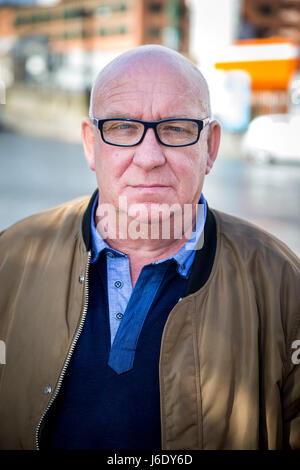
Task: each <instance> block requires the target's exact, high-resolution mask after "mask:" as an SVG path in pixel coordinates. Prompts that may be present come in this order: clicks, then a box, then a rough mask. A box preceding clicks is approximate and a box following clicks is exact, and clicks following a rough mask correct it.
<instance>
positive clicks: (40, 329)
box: [0, 197, 300, 450]
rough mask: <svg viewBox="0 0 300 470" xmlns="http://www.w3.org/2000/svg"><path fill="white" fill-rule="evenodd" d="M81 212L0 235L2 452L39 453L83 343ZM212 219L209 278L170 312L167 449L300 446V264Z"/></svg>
mask: <svg viewBox="0 0 300 470" xmlns="http://www.w3.org/2000/svg"><path fill="white" fill-rule="evenodd" d="M87 205H88V198H87V197H84V198H79V199H77V200H74V201H70V202H69V203H66V204H63V205H61V206H58V207H56V208H54V209H50V210H48V211H45V212H43V213H40V214H37V215H34V216H31V217H29V218H27V219H24V220H23V221H21V222H18V223H17V224H15V225H14V226H12V227H11V228H9V229H7V230H6V231H4V232H3V233H2V235H1V237H0V286H1V287H0V289H1V291H0V340H2V341H4V342H5V345H6V363H5V364H0V449H35V448H39V436H40V432H41V430H42V428H43V425H44V423H45V421H46V420H47V410H48V409H49V407H50V406H51V404H52V403H53V401H54V400H55V397H56V396H57V394H58V393H59V389H60V386H61V383H62V381H63V376H64V372H65V370H66V368H67V366H68V363H69V361H70V359H71V356H72V351H73V350H74V347H75V345H76V341H77V338H78V337H79V335H80V332H81V328H82V326H83V323H84V319H85V313H86V310H87V303H88V266H89V258H90V254H89V249H88V247H87V244H86V240H85V239H84V234H83V230H82V220H83V219H84V214H86V209H87ZM209 213H210V214H212V215H213V218H214V220H215V227H216V228H215V230H216V234H215V237H216V247H215V253H214V256H213V259H212V264H211V267H210V270H209V275H208V276H207V280H206V282H205V283H204V285H202V287H200V288H197V289H192V290H191V291H190V292H191V293H189V294H188V295H187V296H186V297H184V298H183V299H182V300H181V301H180V302H179V303H178V304H177V305H176V306H175V307H174V308H173V310H172V311H171V313H170V315H169V317H168V320H167V323H166V325H165V328H164V332H163V337H162V342H161V355H160V364H159V374H160V395H161V429H162V448H163V449H165V450H169V449H180V450H196V449H281V448H286V447H289V448H292V449H300V364H298V362H300V361H298V360H297V358H300V352H299V355H297V354H296V353H297V350H296V349H295V344H297V343H296V341H297V340H300V283H299V279H300V276H299V273H300V264H299V260H298V258H297V257H296V256H295V255H294V254H293V253H292V252H291V251H290V250H289V249H288V248H287V247H286V246H285V245H284V244H283V243H282V242H280V241H279V240H277V239H276V238H275V237H273V236H271V235H269V234H267V233H265V232H264V231H262V230H260V229H258V228H257V227H255V226H253V225H251V224H249V223H247V222H245V221H242V220H240V219H237V218H235V217H232V216H229V215H226V214H223V213H221V212H219V211H216V210H209ZM207 241H209V240H207ZM207 241H205V243H204V246H206V245H207ZM199 251H200V252H201V250H199ZM197 259H200V258H199V256H198V258H197V256H196V259H195V262H194V265H193V271H192V277H193V279H194V280H195V279H197V275H198V274H197V273H199V272H200V271H201V269H202V267H201V263H200V262H197Z"/></svg>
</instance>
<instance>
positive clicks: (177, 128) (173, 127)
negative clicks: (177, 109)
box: [165, 126, 185, 133]
mask: <svg viewBox="0 0 300 470" xmlns="http://www.w3.org/2000/svg"><path fill="white" fill-rule="evenodd" d="M165 130H166V131H171V132H178V133H179V132H184V131H185V129H183V127H178V126H169V127H166V129H165Z"/></svg>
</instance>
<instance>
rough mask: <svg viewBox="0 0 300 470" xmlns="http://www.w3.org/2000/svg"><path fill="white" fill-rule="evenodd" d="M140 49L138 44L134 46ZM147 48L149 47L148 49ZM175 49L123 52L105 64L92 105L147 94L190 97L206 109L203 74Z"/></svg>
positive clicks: (180, 99)
mask: <svg viewBox="0 0 300 470" xmlns="http://www.w3.org/2000/svg"><path fill="white" fill-rule="evenodd" d="M137 49H139V48H137ZM148 52H149V51H148ZM176 54H177V53H175V58H174V57H173V52H172V53H170V54H169V53H168V52H167V53H165V52H164V51H163V53H161V50H160V49H159V50H158V51H157V50H154V52H153V51H152V50H150V53H147V50H146V53H142V51H141V52H139V53H136V52H135V50H134V51H133V53H132V54H131V51H129V53H128V54H126V53H125V54H123V55H122V56H120V58H117V59H116V60H115V61H113V62H112V63H111V64H109V65H108V66H106V67H105V68H104V69H103V71H102V72H100V74H99V75H98V77H97V79H96V81H95V85H94V87H93V92H92V99H91V101H92V103H91V104H92V105H93V107H97V108H98V107H99V106H100V105H101V104H102V105H103V104H104V103H106V104H107V103H108V102H109V103H110V104H113V103H114V102H118V101H120V100H122V99H123V98H124V99H125V100H128V101H129V102H130V101H132V102H134V101H136V100H143V98H145V97H146V96H147V94H151V93H153V95H154V94H155V95H156V96H159V95H160V94H161V96H163V97H165V98H166V100H168V95H169V96H170V99H171V100H174V99H175V98H176V101H177V102H178V103H180V102H181V101H184V100H189V99H192V100H194V101H195V102H198V104H199V105H200V108H203V109H209V96H208V90H207V85H206V82H205V79H204V77H203V76H202V75H201V73H200V72H199V71H198V70H197V69H196V67H194V66H193V65H192V64H191V63H189V61H187V59H185V58H184V57H181V56H180V55H179V54H177V55H176Z"/></svg>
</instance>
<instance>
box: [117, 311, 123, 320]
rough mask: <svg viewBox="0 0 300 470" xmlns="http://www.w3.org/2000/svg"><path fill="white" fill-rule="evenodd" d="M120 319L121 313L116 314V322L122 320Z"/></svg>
mask: <svg viewBox="0 0 300 470" xmlns="http://www.w3.org/2000/svg"><path fill="white" fill-rule="evenodd" d="M122 318H123V313H121V312H118V313H116V319H117V320H122Z"/></svg>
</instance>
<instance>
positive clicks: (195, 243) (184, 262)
mask: <svg viewBox="0 0 300 470" xmlns="http://www.w3.org/2000/svg"><path fill="white" fill-rule="evenodd" d="M97 204H98V194H97V196H96V197H95V200H94V203H93V208H92V213H91V236H92V258H91V263H96V262H97V261H98V259H99V256H100V254H101V253H102V251H104V250H108V251H109V252H110V253H113V254H114V255H115V256H121V257H127V255H126V254H124V253H121V252H120V251H117V250H114V249H113V248H111V247H110V246H109V245H108V244H107V243H106V242H105V240H103V238H102V237H101V235H100V233H99V232H98V230H97V228H96V225H95V218H94V215H95V211H96V208H97ZM206 213H207V204H206V200H205V198H204V196H203V194H201V197H200V201H199V204H198V211H197V217H196V226H195V230H194V232H193V234H192V237H191V238H190V239H189V240H188V241H187V242H186V243H185V244H184V245H183V246H182V247H181V249H180V250H179V251H178V252H177V253H175V254H174V255H172V256H170V257H169V258H165V259H162V260H159V261H155V262H153V263H152V264H153V265H155V264H159V263H163V262H165V261H167V260H174V261H175V263H176V265H177V268H176V269H177V272H178V274H180V275H181V276H182V277H183V278H185V279H187V278H188V276H189V273H190V269H191V266H192V264H193V261H194V257H195V252H196V250H197V249H199V248H201V239H202V236H203V233H204V230H203V229H204V225H205V220H206Z"/></svg>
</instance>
